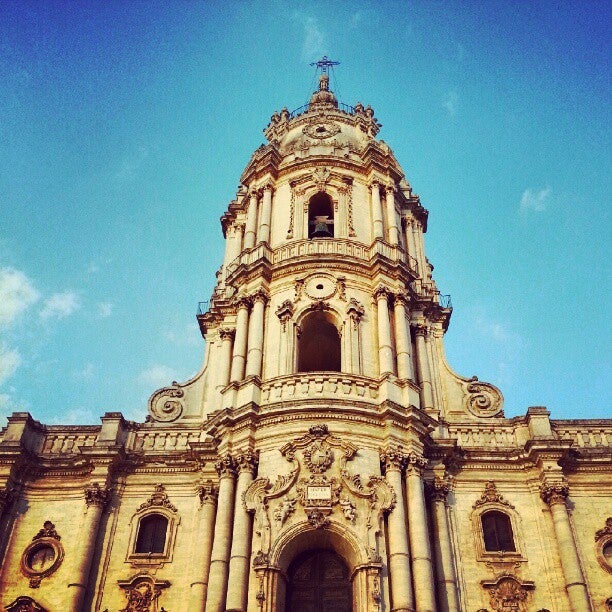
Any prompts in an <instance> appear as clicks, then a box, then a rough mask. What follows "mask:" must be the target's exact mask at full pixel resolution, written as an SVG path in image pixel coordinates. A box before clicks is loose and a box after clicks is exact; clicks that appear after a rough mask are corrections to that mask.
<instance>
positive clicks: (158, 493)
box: [137, 484, 177, 512]
mask: <svg viewBox="0 0 612 612" xmlns="http://www.w3.org/2000/svg"><path fill="white" fill-rule="evenodd" d="M153 507H158V508H165V509H166V510H170V511H171V512H177V509H176V506H174V505H173V504H171V503H170V500H169V499H168V494H167V493H166V490H165V487H164V485H163V484H156V485H155V489H154V491H153V493H152V494H151V497H149V499H148V500H147V501H146V502H144V503H143V504H140V506H138V509H137V512H141V511H142V510H147V509H148V508H153Z"/></svg>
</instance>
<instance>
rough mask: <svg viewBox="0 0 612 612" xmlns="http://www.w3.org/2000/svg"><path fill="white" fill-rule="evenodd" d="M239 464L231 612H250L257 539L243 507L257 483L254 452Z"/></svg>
mask: <svg viewBox="0 0 612 612" xmlns="http://www.w3.org/2000/svg"><path fill="white" fill-rule="evenodd" d="M236 463H237V464H238V471H239V474H238V485H237V487H236V508H235V511H234V527H233V529H232V551H231V555H230V564H229V589H228V593H227V604H226V610H227V612H230V611H231V612H238V611H241V612H246V608H247V595H248V592H249V565H250V564H249V561H250V558H251V540H252V538H253V519H252V517H251V515H250V514H249V513H248V512H247V511H246V508H245V507H244V505H243V503H242V497H243V495H244V494H245V492H246V490H247V489H248V488H249V485H250V484H251V483H252V482H253V478H254V476H255V472H256V471H257V455H256V454H255V453H253V452H252V451H246V452H245V453H243V454H241V455H238V456H237V457H236Z"/></svg>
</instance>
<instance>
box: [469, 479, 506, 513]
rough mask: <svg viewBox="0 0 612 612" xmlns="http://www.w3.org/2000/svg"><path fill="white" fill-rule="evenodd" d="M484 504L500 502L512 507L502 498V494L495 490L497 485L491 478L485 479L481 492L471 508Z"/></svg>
mask: <svg viewBox="0 0 612 612" xmlns="http://www.w3.org/2000/svg"><path fill="white" fill-rule="evenodd" d="M485 504H502V505H504V506H507V507H508V508H514V506H513V505H512V504H511V503H509V502H507V501H506V500H505V499H504V496H503V495H500V494H499V493H498V492H497V486H496V485H495V483H494V482H493V481H492V480H488V481H487V483H486V484H485V489H484V492H483V494H482V495H481V496H480V498H479V499H477V500H476V501H475V502H474V506H473V508H479V507H480V506H484V505H485Z"/></svg>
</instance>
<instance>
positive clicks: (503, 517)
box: [480, 510, 516, 552]
mask: <svg viewBox="0 0 612 612" xmlns="http://www.w3.org/2000/svg"><path fill="white" fill-rule="evenodd" d="M480 522H481V524H482V535H483V539H484V545H485V551H487V552H498V551H504V552H516V546H515V544H514V536H513V534H512V524H511V522H510V517H509V516H508V515H507V514H504V513H503V512H498V511H497V510H490V511H489V512H484V513H483V514H482V515H481V517H480Z"/></svg>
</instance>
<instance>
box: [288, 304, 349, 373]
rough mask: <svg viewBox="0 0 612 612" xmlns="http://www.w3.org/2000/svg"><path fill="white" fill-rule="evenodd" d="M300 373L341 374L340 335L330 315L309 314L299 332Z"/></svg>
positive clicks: (298, 366) (298, 368)
mask: <svg viewBox="0 0 612 612" xmlns="http://www.w3.org/2000/svg"><path fill="white" fill-rule="evenodd" d="M297 349H298V351H297V371H298V372H340V371H341V369H342V368H341V364H342V356H341V350H340V334H339V333H338V330H337V329H336V326H335V325H334V322H333V318H332V317H331V315H329V313H326V312H321V311H315V312H312V313H310V314H308V315H307V316H306V317H305V318H304V320H303V321H302V324H301V325H300V329H299V332H298V347H297Z"/></svg>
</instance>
